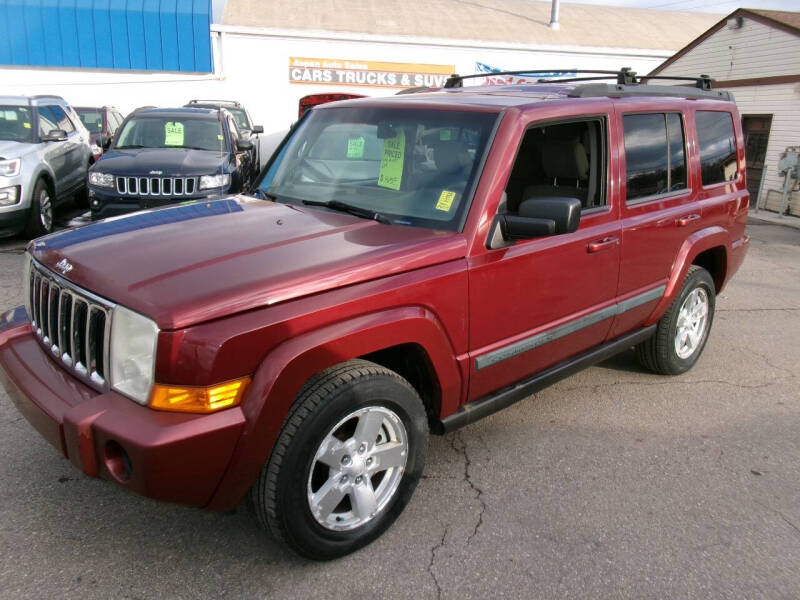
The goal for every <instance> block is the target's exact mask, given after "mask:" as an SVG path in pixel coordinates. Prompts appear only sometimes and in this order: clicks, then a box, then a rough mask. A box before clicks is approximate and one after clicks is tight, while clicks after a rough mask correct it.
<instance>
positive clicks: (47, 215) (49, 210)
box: [39, 187, 53, 231]
mask: <svg viewBox="0 0 800 600" xmlns="http://www.w3.org/2000/svg"><path fill="white" fill-rule="evenodd" d="M39 220H40V221H41V223H42V227H43V228H44V230H45V231H50V230H51V229H52V227H53V203H52V202H51V201H50V192H49V191H48V190H47V188H46V187H45V188H44V189H42V190H41V191H40V192H39Z"/></svg>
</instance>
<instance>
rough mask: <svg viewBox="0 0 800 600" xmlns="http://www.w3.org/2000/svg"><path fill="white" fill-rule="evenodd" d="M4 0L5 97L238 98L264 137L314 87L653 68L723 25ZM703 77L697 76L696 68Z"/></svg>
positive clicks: (361, 0)
mask: <svg viewBox="0 0 800 600" xmlns="http://www.w3.org/2000/svg"><path fill="white" fill-rule="evenodd" d="M213 17H214V15H213V13H212V4H211V2H210V0H139V1H137V2H126V3H122V2H113V1H112V0H105V1H88V0H0V94H20V93H22V94H43V93H55V94H58V95H61V96H63V97H64V98H65V99H66V100H67V101H69V102H71V103H72V104H74V105H114V106H116V107H117V108H119V109H120V110H121V111H122V112H127V111H130V110H132V109H134V108H136V107H138V106H143V105H157V106H174V105H181V104H184V103H185V102H186V101H188V100H189V99H192V98H217V99H219V98H222V99H235V100H239V101H240V102H242V103H243V104H245V105H246V106H247V107H248V108H249V110H250V112H251V114H252V116H253V118H254V120H255V122H256V123H258V124H262V125H263V126H264V128H265V130H266V131H268V132H269V131H278V130H283V129H286V127H288V125H289V124H290V123H291V122H292V121H293V120H294V119H296V117H297V107H298V100H299V99H300V98H301V97H302V96H304V95H307V94H312V93H324V92H346V93H357V94H364V95H369V96H375V95H386V94H394V93H396V92H397V91H399V90H401V89H403V88H406V87H413V86H419V85H425V86H439V85H441V84H442V83H443V81H444V79H445V78H446V76H447V75H448V74H450V73H452V72H458V73H461V74H465V73H473V72H476V71H491V70H521V69H546V70H552V71H559V72H570V71H571V70H574V69H618V68H620V67H623V66H626V67H631V68H633V69H634V70H635V71H638V72H640V73H647V72H649V71H651V70H652V69H654V68H656V67H657V66H658V65H659V64H661V63H663V62H664V61H665V60H666V59H667V58H669V57H670V56H671V55H673V54H674V53H675V52H676V51H678V50H679V49H681V48H682V47H684V46H685V45H686V44H687V43H689V42H690V41H691V40H692V39H694V38H696V37H698V36H699V35H701V34H702V33H703V32H704V31H706V30H707V29H708V28H709V27H711V26H712V25H714V23H715V22H716V21H717V20H718V18H719V17H718V16H715V15H709V14H704V13H691V12H672V11H653V10H643V9H630V8H615V7H603V6H596V5H581V4H563V5H562V6H561V10H560V18H559V20H558V23H557V24H553V23H551V4H550V3H549V2H538V1H534V0H493V1H492V2H491V3H471V2H470V3H466V2H459V1H458V0H402V1H401V0H341V1H337V2H329V1H320V0H309V1H307V2H304V3H303V4H302V10H298V5H297V3H296V2H290V1H289V0H270V1H269V2H266V1H262V0H227V2H226V3H225V4H224V7H223V9H222V11H220V16H219V18H217V19H214V18H213ZM691 74H696V73H691Z"/></svg>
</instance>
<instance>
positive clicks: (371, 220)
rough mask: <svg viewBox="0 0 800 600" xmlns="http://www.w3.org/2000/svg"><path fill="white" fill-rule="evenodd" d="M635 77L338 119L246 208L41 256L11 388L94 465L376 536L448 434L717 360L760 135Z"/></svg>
mask: <svg viewBox="0 0 800 600" xmlns="http://www.w3.org/2000/svg"><path fill="white" fill-rule="evenodd" d="M631 75H632V74H631V73H630V72H627V71H622V72H620V73H619V81H618V82H617V83H611V84H608V83H602V82H601V81H595V82H589V83H584V82H582V81H575V82H567V83H553V82H547V81H545V82H541V83H537V84H530V85H512V86H502V87H483V86H467V87H464V86H463V84H462V81H463V79H465V78H462V77H458V76H454V77H453V78H451V79H450V81H449V82H448V86H447V87H446V88H445V89H443V90H440V91H431V92H423V93H418V94H409V95H404V96H395V97H389V98H371V99H362V100H348V101H344V102H337V103H333V104H326V105H323V106H320V107H317V108H315V109H313V110H311V111H309V112H308V113H307V114H306V115H304V117H303V118H302V119H301V120H300V121H299V122H298V123H297V124H296V125H295V127H293V129H292V130H291V131H290V133H289V134H288V135H287V137H286V139H285V140H284V141H283V143H282V145H281V146H280V147H279V148H278V150H277V151H276V152H275V154H274V155H273V157H272V159H271V160H270V162H269V163H268V164H267V166H266V168H265V170H264V171H263V173H262V175H261V177H260V179H259V180H258V182H257V183H256V184H255V186H254V187H253V188H252V190H251V194H250V195H238V196H231V197H228V198H223V199H220V200H214V201H202V202H198V203H195V204H188V205H181V206H175V207H171V208H165V209H162V210H155V211H149V212H141V213H136V214H134V215H130V216H127V217H124V218H117V219H109V220H106V221H101V222H98V223H96V224H93V225H89V226H86V227H82V228H79V229H75V230H72V231H65V232H60V233H56V234H54V235H50V236H48V237H44V238H40V239H38V240H35V241H33V242H32V243H31V244H30V245H29V247H28V252H27V254H26V256H25V276H24V285H25V307H24V308H23V307H20V308H18V309H14V310H12V311H9V312H8V313H6V314H5V315H4V317H3V318H2V323H3V324H2V326H0V366H1V367H2V369H0V373H2V374H3V382H4V385H5V388H6V390H7V391H8V393H9V395H10V397H11V398H12V399H13V401H14V402H15V404H16V405H17V406H18V408H19V410H20V412H22V413H23V414H24V415H25V417H26V418H27V419H28V421H30V423H31V424H33V426H34V427H35V428H36V429H38V431H39V432H40V433H41V435H42V436H44V437H45V438H46V439H47V440H49V441H50V442H51V443H52V444H53V445H54V446H55V447H56V448H57V449H58V450H59V452H61V453H62V454H64V455H65V456H66V457H68V458H69V460H71V461H72V462H73V463H74V464H75V465H76V466H77V467H78V468H80V469H81V470H82V471H83V472H84V473H85V474H87V475H89V476H91V477H101V478H103V479H107V480H109V481H112V482H114V483H116V484H118V485H119V486H121V487H124V488H126V489H129V490H131V491H134V492H137V493H140V494H144V495H146V496H150V497H152V498H156V499H159V500H166V501H171V502H181V503H184V504H188V505H192V506H197V507H205V508H208V509H213V510H226V509H230V508H232V507H234V506H236V504H237V503H238V502H240V501H241V500H242V498H243V497H245V495H246V494H247V493H248V492H249V493H250V495H251V498H252V500H253V502H254V505H255V508H256V512H257V514H258V517H259V519H260V521H261V523H262V524H263V525H264V526H266V527H267V528H268V529H269V530H270V531H271V532H273V534H274V535H276V536H277V537H279V538H281V539H282V540H284V541H285V542H286V543H287V544H288V545H289V546H290V547H291V548H293V549H294V550H295V551H297V552H298V553H300V554H302V555H304V556H306V557H310V558H314V559H328V558H334V557H337V556H341V555H343V554H346V553H348V552H352V551H353V550H355V549H358V548H360V547H362V546H364V545H365V544H367V543H369V542H370V541H372V540H374V539H375V538H376V537H377V536H379V535H380V534H381V533H382V532H383V531H384V530H386V529H387V528H388V527H389V525H390V524H391V523H392V521H394V519H395V518H396V517H397V516H398V514H399V513H400V512H401V511H402V510H403V508H404V506H405V505H406V504H407V503H408V502H409V500H410V498H411V495H412V493H413V491H414V488H415V486H416V485H417V482H418V481H419V479H420V475H421V473H422V470H423V464H424V462H425V454H426V446H427V438H428V433H429V431H431V432H433V433H444V432H448V431H451V430H453V429H454V428H456V427H460V426H463V425H466V424H468V423H471V422H473V421H474V420H476V419H479V418H481V417H484V416H486V415H489V414H491V413H493V412H495V411H497V410H499V409H501V408H503V407H506V406H508V405H510V404H512V403H513V402H516V401H518V400H521V399H523V398H525V397H526V396H528V395H530V394H531V393H532V392H533V391H535V390H537V389H540V388H541V387H543V386H545V385H548V384H550V383H552V382H554V381H556V380H558V379H560V378H562V377H565V376H566V375H568V374H570V373H572V372H574V371H576V370H578V369H580V368H583V367H586V366H588V365H591V364H593V363H595V362H597V361H600V360H603V359H605V358H607V357H609V356H611V355H613V354H614V353H617V352H620V351H623V350H626V349H629V348H632V347H635V348H636V352H637V354H638V356H639V358H640V360H641V361H642V363H643V364H644V365H645V366H646V367H648V368H649V369H652V370H653V371H655V372H657V373H661V374H664V375H675V374H678V373H682V372H684V371H686V370H688V369H690V368H691V367H692V365H693V364H694V363H695V362H696V361H697V360H698V358H699V357H700V355H701V353H702V351H703V348H704V346H705V345H706V342H707V341H708V336H709V331H710V329H711V323H712V319H713V316H714V304H715V296H716V295H717V294H718V293H719V292H720V290H721V289H722V288H723V287H724V286H725V284H726V282H727V281H728V280H729V279H730V278H731V277H732V276H733V274H734V273H735V272H736V270H737V269H738V267H739V265H740V264H741V263H742V260H743V259H744V255H745V252H746V249H747V242H748V237H747V236H746V235H745V233H744V229H745V221H746V217H747V208H748V193H747V188H746V186H745V164H744V147H743V138H742V128H741V124H740V119H739V115H738V112H737V110H736V106H735V104H734V103H733V101H732V98H731V96H730V95H729V94H728V93H727V92H720V91H715V90H711V89H709V88H710V86H709V85H708V81H707V80H704V79H699V80H698V81H697V86H696V87H689V86H675V87H670V86H656V85H652V84H642V83H641V82H637V80H636V79H635V77H632V76H631Z"/></svg>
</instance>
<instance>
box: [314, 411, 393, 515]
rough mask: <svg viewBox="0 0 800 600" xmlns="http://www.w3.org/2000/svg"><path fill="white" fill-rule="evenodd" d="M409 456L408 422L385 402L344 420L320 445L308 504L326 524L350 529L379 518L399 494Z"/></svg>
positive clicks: (315, 457)
mask: <svg viewBox="0 0 800 600" xmlns="http://www.w3.org/2000/svg"><path fill="white" fill-rule="evenodd" d="M407 459H408V435H407V434H406V428H405V426H404V425H403V421H402V420H401V419H400V417H398V416H397V415H396V414H395V413H394V412H392V411H391V410H389V409H388V408H385V407H382V406H368V407H365V408H360V409H358V410H356V411H354V412H352V413H350V414H349V415H347V416H346V417H345V418H344V419H342V420H341V421H339V422H338V423H337V424H336V425H335V426H334V427H333V428H332V429H331V430H330V431H329V432H328V434H327V435H326V436H325V438H324V439H323V440H322V443H321V444H320V445H319V448H317V452H316V454H315V455H314V460H313V462H312V464H311V472H310V473H309V477H308V486H307V488H308V489H307V491H308V506H309V508H310V509H311V514H312V515H314V518H315V519H316V520H317V522H318V523H319V524H320V525H322V526H323V527H325V528H326V529H332V530H334V531H346V530H350V529H355V528H356V527H360V526H361V525H364V524H365V523H368V522H369V521H371V520H372V519H374V518H375V517H376V516H378V514H380V512H381V511H382V510H383V509H384V508H386V506H387V505H388V504H389V501H390V500H391V499H392V498H393V497H394V495H395V493H396V492H397V489H398V487H399V486H400V481H401V480H402V478H403V471H404V470H405V467H406V461H407Z"/></svg>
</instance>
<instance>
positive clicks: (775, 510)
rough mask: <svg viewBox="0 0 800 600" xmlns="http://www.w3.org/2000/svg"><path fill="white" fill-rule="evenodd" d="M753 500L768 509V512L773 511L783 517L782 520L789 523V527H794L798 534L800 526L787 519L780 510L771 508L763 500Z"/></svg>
mask: <svg viewBox="0 0 800 600" xmlns="http://www.w3.org/2000/svg"><path fill="white" fill-rule="evenodd" d="M753 502H755V503H756V504H758V505H759V506H763V507H764V508H766V509H767V510H768V511H770V512H773V513H775V514H776V515H778V516H779V517H780V518H781V519H783V521H784V522H785V523H786V524H787V525H789V527H791V528H792V529H794V530H795V531H796V532H797V533H799V534H800V527H798V526H797V525H795V524H794V523H792V521H791V520H789V519H788V518H787V517H786V515H784V514H783V513H782V512H781V511H779V510H778V509H777V508H772V507H771V506H768V505H767V504H764V503H763V502H759V501H758V500H754V501H753Z"/></svg>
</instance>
